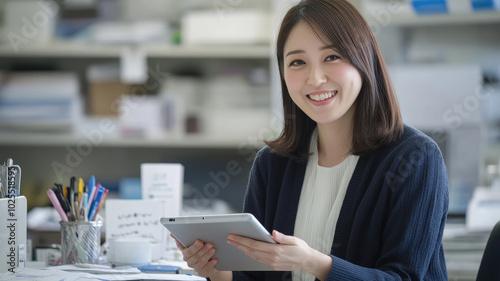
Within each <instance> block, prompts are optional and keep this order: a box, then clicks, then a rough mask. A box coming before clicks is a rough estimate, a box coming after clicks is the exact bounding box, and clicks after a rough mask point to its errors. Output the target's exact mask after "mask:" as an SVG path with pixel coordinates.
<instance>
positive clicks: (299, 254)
mask: <svg viewBox="0 0 500 281" xmlns="http://www.w3.org/2000/svg"><path fill="white" fill-rule="evenodd" d="M272 237H273V239H274V240H275V241H276V242H278V243H279V244H269V243H267V242H261V241H257V240H254V239H251V238H246V237H243V236H238V235H234V234H231V235H229V236H228V239H227V242H228V243H229V244H231V245H233V246H235V247H236V248H238V249H239V250H241V251H243V252H244V253H245V254H246V255H247V256H249V257H251V258H253V259H254V260H256V261H259V262H261V263H265V264H267V265H269V266H270V267H271V268H272V269H274V270H279V271H296V270H305V271H308V272H309V273H311V274H312V275H314V276H316V278H318V279H320V280H324V279H326V276H327V275H328V273H329V272H330V268H331V266H332V259H331V258H330V256H328V255H325V254H323V253H321V252H319V251H317V250H315V249H313V248H311V247H309V245H308V244H307V243H306V242H305V241H304V240H301V239H299V238H297V237H293V236H287V235H284V234H282V233H279V232H278V231H276V230H274V231H273V235H272Z"/></svg>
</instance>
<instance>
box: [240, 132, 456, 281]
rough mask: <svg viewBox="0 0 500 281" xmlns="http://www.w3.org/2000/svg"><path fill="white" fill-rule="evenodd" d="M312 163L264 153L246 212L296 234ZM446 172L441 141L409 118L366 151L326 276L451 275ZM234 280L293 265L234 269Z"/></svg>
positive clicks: (270, 275) (271, 275)
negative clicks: (445, 241) (395, 135)
mask: <svg viewBox="0 0 500 281" xmlns="http://www.w3.org/2000/svg"><path fill="white" fill-rule="evenodd" d="M306 165H307V163H306V162H305V161H303V162H298V161H295V160H292V159H290V158H287V157H282V156H279V155H277V154H275V153H273V152H271V150H270V149H269V148H268V147H265V148H263V149H262V150H261V151H259V153H258V154H257V156H256V158H255V161H254V164H253V167H252V170H251V173H250V178H249V185H248V190H247V192H246V195H245V201H244V208H243V209H244V212H249V213H252V214H254V216H255V217H256V218H257V219H258V220H259V221H260V222H261V223H262V224H263V225H264V226H265V227H266V229H267V230H268V231H269V232H271V231H272V230H273V229H275V230H278V231H280V232H281V233H284V234H286V235H293V232H294V225H295V217H296V214H297V208H298V203H299V197H300V191H301V188H302V183H303V180H304V174H305V170H306ZM447 212H448V182H447V172H446V168H445V165H444V162H443V158H442V155H441V152H440V150H439V148H438V146H437V145H436V143H435V142H434V141H433V140H432V139H431V138H429V137H427V136H426V135H424V134H423V133H421V132H420V131H418V130H416V129H414V128H412V127H409V126H405V128H404V133H403V134H402V136H401V137H400V138H399V139H398V140H397V141H395V142H393V143H391V144H390V145H387V146H383V147H380V148H379V149H377V150H376V151H374V152H372V153H369V154H366V155H362V156H361V157H360V158H359V160H358V163H357V165H356V168H355V170H354V173H353V175H352V178H351V181H350V182H349V185H348V188H347V192H346V195H345V198H344V202H343V204H342V209H341V211H340V215H339V218H338V221H337V227H336V231H335V237H334V240H333V245H332V249H331V257H332V259H333V265H332V268H331V270H330V273H329V275H328V277H327V280H363V281H365V280H448V279H447V271H446V264H445V259H444V253H443V246H442V235H443V229H444V225H445V221H446V216H447ZM233 280H235V281H239V280H259V281H260V280H272V281H276V280H291V272H282V271H269V272H234V273H233Z"/></svg>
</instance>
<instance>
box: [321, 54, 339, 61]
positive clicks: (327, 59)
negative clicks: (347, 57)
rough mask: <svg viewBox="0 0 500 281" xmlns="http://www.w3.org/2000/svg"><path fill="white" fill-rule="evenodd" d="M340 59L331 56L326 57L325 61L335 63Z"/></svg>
mask: <svg viewBox="0 0 500 281" xmlns="http://www.w3.org/2000/svg"><path fill="white" fill-rule="evenodd" d="M338 59H340V57H339V56H337V55H331V56H328V57H326V59H325V61H334V60H338Z"/></svg>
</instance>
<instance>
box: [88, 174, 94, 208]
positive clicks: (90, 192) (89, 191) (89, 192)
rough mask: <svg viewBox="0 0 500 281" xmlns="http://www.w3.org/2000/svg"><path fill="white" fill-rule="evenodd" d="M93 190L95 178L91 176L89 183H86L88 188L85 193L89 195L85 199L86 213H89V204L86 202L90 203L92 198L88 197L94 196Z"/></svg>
mask: <svg viewBox="0 0 500 281" xmlns="http://www.w3.org/2000/svg"><path fill="white" fill-rule="evenodd" d="M94 188H95V177H94V175H91V176H90V179H89V183H88V188H87V193H88V194H89V195H88V196H89V197H88V198H87V202H86V204H87V212H88V211H89V207H88V206H90V203H89V202H88V201H90V202H92V198H91V197H90V196H91V195H94V193H93V190H94Z"/></svg>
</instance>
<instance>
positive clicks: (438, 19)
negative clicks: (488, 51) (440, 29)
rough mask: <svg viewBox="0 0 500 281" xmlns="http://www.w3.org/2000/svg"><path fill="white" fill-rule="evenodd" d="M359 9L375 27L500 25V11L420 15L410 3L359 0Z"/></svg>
mask: <svg viewBox="0 0 500 281" xmlns="http://www.w3.org/2000/svg"><path fill="white" fill-rule="evenodd" d="M357 7H358V9H359V10H360V11H361V12H362V13H363V16H364V17H365V18H366V19H367V21H368V22H369V23H370V25H371V26H372V27H373V26H401V27H412V26H415V27H416V26H433V25H473V24H491V23H500V11H497V10H489V11H488V10H487V11H469V12H467V11H464V12H458V11H457V12H450V13H447V14H428V15H419V14H417V13H415V11H414V10H413V8H412V7H411V6H410V4H409V2H404V3H403V2H398V1H393V0H358V5H357Z"/></svg>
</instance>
